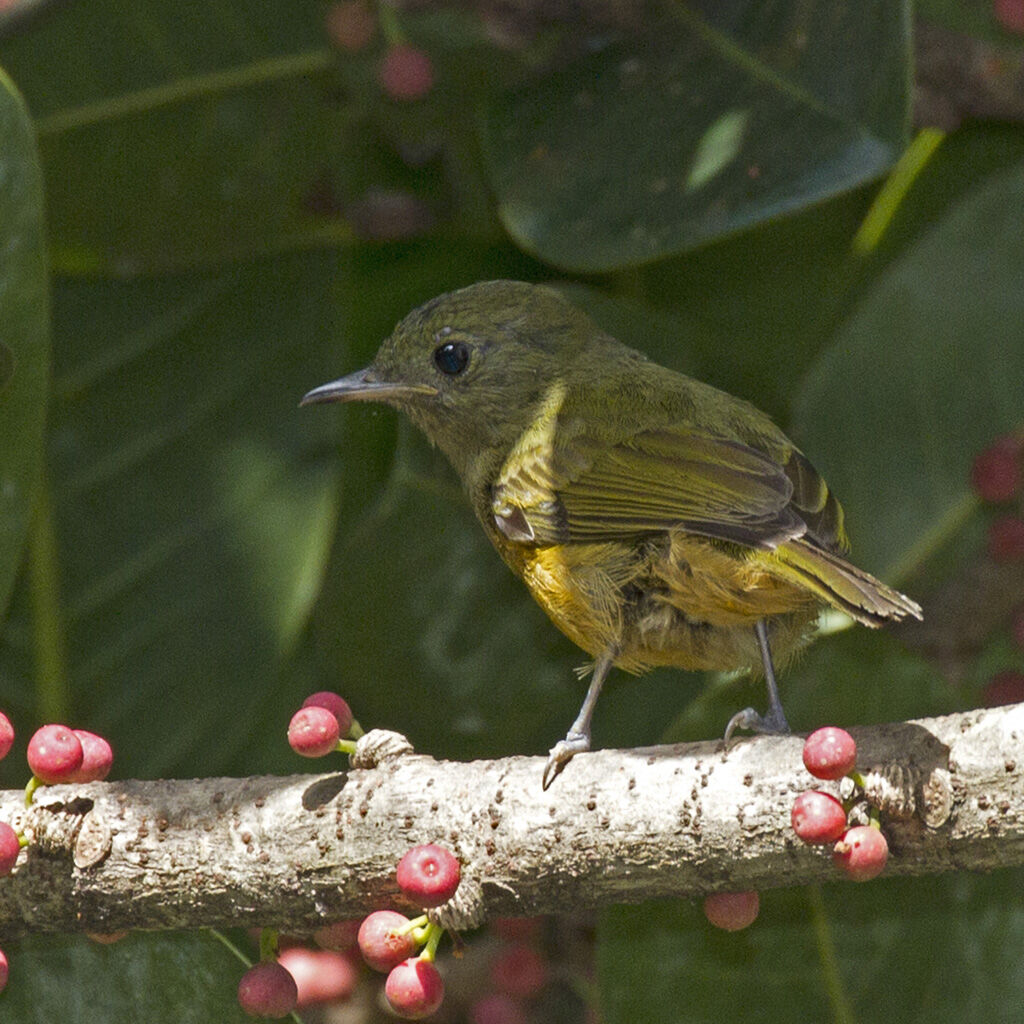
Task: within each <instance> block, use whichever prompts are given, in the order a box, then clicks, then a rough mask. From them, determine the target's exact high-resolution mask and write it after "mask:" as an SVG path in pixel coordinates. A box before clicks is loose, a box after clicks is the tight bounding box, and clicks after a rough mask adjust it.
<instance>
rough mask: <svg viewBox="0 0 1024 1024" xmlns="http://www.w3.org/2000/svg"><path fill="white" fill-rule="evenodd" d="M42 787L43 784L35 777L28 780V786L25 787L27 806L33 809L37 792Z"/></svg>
mask: <svg viewBox="0 0 1024 1024" xmlns="http://www.w3.org/2000/svg"><path fill="white" fill-rule="evenodd" d="M41 785H42V783H41V782H40V781H39V780H38V779H37V778H36V777H35V776H34V775H33V776H32V778H31V779H29V780H28V785H27V786H26V787H25V806H26V807H31V806H32V801H33V800H35V798H36V790H37V789H38V788H39V787H40V786H41Z"/></svg>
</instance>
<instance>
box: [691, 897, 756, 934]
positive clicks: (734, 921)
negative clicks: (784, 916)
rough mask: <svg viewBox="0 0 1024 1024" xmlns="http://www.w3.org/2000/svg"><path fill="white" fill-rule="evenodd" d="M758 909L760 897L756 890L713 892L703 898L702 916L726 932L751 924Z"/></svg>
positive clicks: (736, 930) (738, 929) (735, 930)
mask: <svg viewBox="0 0 1024 1024" xmlns="http://www.w3.org/2000/svg"><path fill="white" fill-rule="evenodd" d="M760 909H761V897H760V896H758V894H757V893H756V892H715V893H712V894H711V895H710V896H707V897H705V899H704V916H705V917H706V918H707V919H708V920H709V921H710V922H711V923H712V924H713V925H714V926H715V927H716V928H722V929H723V930H724V931H727V932H738V931H740V929H742V928H747V927H748V926H750V925H752V924H753V923H754V921H755V920H756V919H757V914H758V911H759V910H760Z"/></svg>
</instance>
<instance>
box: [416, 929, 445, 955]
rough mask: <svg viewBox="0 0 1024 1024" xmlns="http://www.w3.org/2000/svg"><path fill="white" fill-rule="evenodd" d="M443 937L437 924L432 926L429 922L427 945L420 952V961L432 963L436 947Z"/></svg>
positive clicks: (442, 931)
mask: <svg viewBox="0 0 1024 1024" xmlns="http://www.w3.org/2000/svg"><path fill="white" fill-rule="evenodd" d="M443 936H444V929H443V928H442V927H441V926H440V925H439V924H434V923H433V921H431V923H430V924H429V925H428V926H427V944H426V945H425V946H424V947H423V950H422V951H421V952H420V959H421V960H426V961H427V963H433V962H434V957H435V956H437V947H438V946H439V945H440V943H441V938H442V937H443Z"/></svg>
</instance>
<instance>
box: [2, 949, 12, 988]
mask: <svg viewBox="0 0 1024 1024" xmlns="http://www.w3.org/2000/svg"><path fill="white" fill-rule="evenodd" d="M9 974H10V967H9V966H8V964H7V954H6V953H5V952H4V951H3V950H2V949H0V992H3V990H4V989H5V988H7V978H8V975H9Z"/></svg>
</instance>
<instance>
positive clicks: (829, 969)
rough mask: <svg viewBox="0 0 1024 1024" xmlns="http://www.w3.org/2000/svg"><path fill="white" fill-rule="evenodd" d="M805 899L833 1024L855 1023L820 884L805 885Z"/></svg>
mask: <svg viewBox="0 0 1024 1024" xmlns="http://www.w3.org/2000/svg"><path fill="white" fill-rule="evenodd" d="M807 900H808V902H809V903H810V910H811V925H812V926H813V928H814V937H815V939H816V941H817V944H818V956H819V958H820V960H821V973H822V978H823V980H824V982H825V992H826V993H827V995H828V1000H829V1002H830V1003H831V1004H832V1019H833V1020H834V1021H835V1024H856V1018H855V1017H854V1015H853V1007H851V1006H850V1000H849V999H848V998H847V996H846V991H845V989H844V988H843V979H842V977H841V976H840V974H839V964H838V963H837V961H836V947H835V943H834V942H833V941H832V929H831V928H830V927H829V922H828V914H827V912H826V910H825V897H824V896H823V895H822V893H821V886H820V885H809V886H808V887H807Z"/></svg>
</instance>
